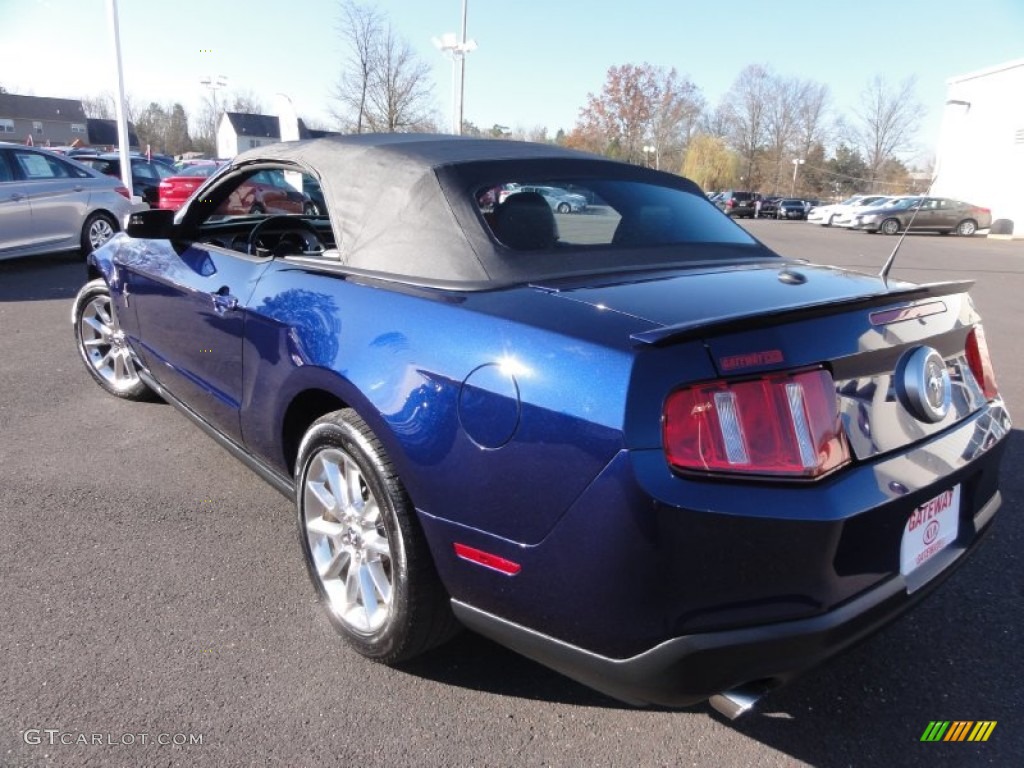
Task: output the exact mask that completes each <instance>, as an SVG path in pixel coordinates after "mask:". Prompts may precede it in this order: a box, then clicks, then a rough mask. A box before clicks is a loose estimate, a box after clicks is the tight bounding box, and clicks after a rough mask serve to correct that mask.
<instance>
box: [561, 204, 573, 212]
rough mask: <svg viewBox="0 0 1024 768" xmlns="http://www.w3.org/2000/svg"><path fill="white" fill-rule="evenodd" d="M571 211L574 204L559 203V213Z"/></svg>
mask: <svg viewBox="0 0 1024 768" xmlns="http://www.w3.org/2000/svg"><path fill="white" fill-rule="evenodd" d="M571 211H572V206H571V205H569V204H568V203H559V204H558V212H559V213H569V212H571Z"/></svg>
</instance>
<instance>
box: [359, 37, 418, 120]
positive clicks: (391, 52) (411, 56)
mask: <svg viewBox="0 0 1024 768" xmlns="http://www.w3.org/2000/svg"><path fill="white" fill-rule="evenodd" d="M376 59H377V62H376V71H375V73H374V76H373V78H372V79H371V80H370V85H369V88H368V90H367V94H366V97H367V103H366V106H367V110H366V114H365V116H364V117H365V119H366V124H367V126H368V127H369V128H370V130H372V131H377V132H380V133H397V132H400V131H419V130H424V129H425V127H426V126H427V125H428V124H429V123H430V106H431V105H430V95H431V91H432V89H433V85H432V84H431V82H430V67H428V66H427V65H426V64H425V63H424V62H422V61H420V60H419V58H418V57H417V56H416V54H415V52H414V51H413V50H412V48H411V47H410V46H409V44H408V43H407V42H406V41H405V40H403V39H402V38H401V37H399V36H398V34H397V33H396V32H395V31H394V29H393V28H392V27H391V25H390V24H388V25H387V26H386V27H385V28H384V31H383V33H382V34H381V37H380V40H379V45H378V47H377V55H376Z"/></svg>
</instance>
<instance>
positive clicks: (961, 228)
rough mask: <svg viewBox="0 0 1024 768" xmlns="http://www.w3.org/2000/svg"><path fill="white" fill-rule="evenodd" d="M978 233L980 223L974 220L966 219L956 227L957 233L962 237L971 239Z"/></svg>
mask: <svg viewBox="0 0 1024 768" xmlns="http://www.w3.org/2000/svg"><path fill="white" fill-rule="evenodd" d="M977 231H978V223H977V222H976V221H974V219H964V220H963V221H961V222H960V223H959V224H957V225H956V233H957V234H958V235H960V237H971V236H973V235H974V233H975V232H977Z"/></svg>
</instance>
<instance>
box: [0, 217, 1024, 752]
mask: <svg viewBox="0 0 1024 768" xmlns="http://www.w3.org/2000/svg"><path fill="white" fill-rule="evenodd" d="M744 226H746V227H747V228H748V229H749V230H750V231H751V232H753V233H754V234H755V235H756V236H757V237H759V238H761V239H763V240H764V241H765V242H766V243H768V244H769V245H771V246H773V247H774V248H776V250H778V251H780V252H781V253H784V254H786V255H790V256H794V257H800V258H808V259H811V260H814V261H818V262H826V263H834V264H839V265H842V266H846V267H850V268H853V269H858V270H861V271H869V272H877V271H878V269H879V268H880V266H881V264H882V263H883V262H884V261H885V258H886V257H887V256H888V254H889V252H890V251H891V249H892V247H893V245H894V244H895V238H886V237H882V236H870V235H865V234H862V233H855V232H845V231H834V230H826V229H821V228H818V227H815V226H813V225H808V224H804V223H799V222H787V221H779V222H777V221H752V222H744ZM83 275H84V268H83V266H82V264H81V262H80V260H78V259H77V258H75V257H53V258H41V259H30V260H25V261H21V262H18V263H13V262H3V263H0V329H2V332H0V361H2V362H0V424H2V429H3V432H2V434H3V439H2V440H0V521H2V525H3V531H4V535H3V536H2V537H0V601H2V602H0V604H2V605H3V614H2V620H0V657H2V660H3V661H2V664H0V766H4V767H8V766H37V765H60V766H106V765H161V766H163V765H166V766H171V765H180V766H234V765H239V766H242V765H245V766H248V765H281V766H307V765H320V764H323V765H361V766H395V765H415V766H447V765H460V766H474V765H477V766H486V765H495V766H506V765H507V766H521V765H522V766H526V765H530V766H533V765H536V766H546V765H565V766H577V765H587V766H603V765H608V766H663V765H671V766H682V765H685V766H690V765H710V766H747V765H764V766H790V765H814V766H829V767H831V766H836V767H839V766H869V765H870V766H874V765H887V766H902V765H929V766H934V765H1012V764H1017V762H1018V761H1019V759H1020V755H1021V754H1024V684H1022V683H1024V681H1022V679H1021V678H1022V670H1024V664H1022V662H1021V660H1020V648H1021V646H1022V642H1024V637H1022V628H1024V621H1022V619H1021V606H1022V599H1024V575H1022V569H1021V561H1022V557H1024V555H1022V553H1024V521H1022V515H1024V472H1022V469H1024V440H1022V437H1021V433H1020V430H1019V429H1015V430H1014V432H1013V435H1012V438H1011V441H1010V445H1009V448H1008V452H1007V455H1006V460H1005V463H1004V466H1003V496H1004V505H1003V509H1002V511H1001V513H1000V514H999V516H998V518H997V521H996V525H995V530H994V532H993V534H992V535H991V536H990V537H989V540H988V542H987V543H986V544H985V546H983V547H982V548H981V549H980V550H979V551H978V553H977V555H976V556H975V557H974V558H973V559H972V561H971V562H969V563H967V564H966V565H965V566H964V567H963V568H961V569H960V570H959V571H958V572H957V573H956V574H955V575H954V576H953V577H952V578H951V579H950V580H949V581H948V582H947V583H946V584H945V585H944V586H943V587H942V588H941V590H940V591H939V592H938V593H936V594H935V595H934V596H933V597H932V598H931V599H930V600H928V601H926V602H925V603H924V604H923V605H921V606H920V607H919V608H918V609H916V610H915V611H914V612H912V613H911V614H909V615H908V616H906V617H905V618H903V619H902V620H901V621H899V622H898V623H897V624H895V625H894V626H892V627H889V628H888V629H887V630H886V631H885V632H883V633H882V634H881V635H878V636H876V637H874V638H872V639H871V640H870V641H868V642H867V643H865V644H863V645H861V646H859V647H857V648H855V649H854V650H852V651H851V652H849V653H848V654H846V655H845V656H843V657H841V658H839V659H836V660H835V661H834V662H832V663H830V664H829V665H827V666H825V667H823V668H820V669H818V670H815V671H814V672H812V673H810V674H809V675H807V676H805V677H804V678H802V679H800V680H798V681H796V682H795V683H793V684H791V685H790V686H788V687H787V688H784V689H781V690H779V691H776V692H774V693H773V694H772V695H770V696H769V697H768V698H766V699H765V700H764V701H763V703H762V705H761V707H760V708H759V709H758V711H757V712H756V713H755V714H753V715H749V716H747V717H746V718H744V719H742V720H739V721H737V722H736V723H732V724H730V723H727V722H726V721H724V720H723V719H722V718H721V717H720V716H718V715H717V714H715V713H713V712H712V711H711V710H710V709H709V708H708V707H706V706H702V707H697V708H694V709H690V710H684V711H667V710H654V709H646V710H637V709H632V708H629V707H627V706H624V705H621V704H619V703H617V702H615V701H612V700H610V699H607V698H605V697H604V696H602V695H600V694H597V693H594V692H592V691H590V690H589V689H586V688H583V687H581V686H579V685H577V684H576V683H574V682H572V681H570V680H568V679H566V678H563V677H561V676H559V675H557V674H555V673H554V672H550V671H548V670H546V669H545V668H543V667H540V666H538V665H536V664H533V663H532V662H529V661H527V660H525V659H523V658H520V657H518V656H516V655H515V654H513V653H511V652H509V651H506V650H504V649H502V648H499V647H498V646H496V645H494V644H492V643H490V642H487V641H485V640H483V639H481V638H478V637H475V636H472V635H469V634H464V635H463V636H461V637H460V638H459V639H457V640H456V641H455V642H453V643H452V644H450V645H449V646H446V647H445V648H442V649H440V650H438V651H436V652H434V653H432V654H430V655H429V656H427V657H425V658H423V659H421V660H418V661H417V662H415V663H414V664H410V665H407V666H405V667H403V668H401V669H389V668H386V667H383V666H380V665H376V664H373V663H371V662H368V661H366V660H365V659H363V658H361V657H359V656H357V655H356V654H354V653H352V652H349V651H348V650H346V648H345V646H344V645H343V644H342V642H341V641H340V639H339V638H338V637H337V636H336V635H335V633H334V631H333V630H332V628H331V627H330V625H329V623H328V621H327V619H326V618H325V617H324V615H323V613H322V611H321V610H320V609H319V608H318V606H317V605H316V603H315V600H314V595H313V589H312V587H311V585H310V584H309V583H308V580H307V577H306V574H305V572H304V568H303V565H302V562H301V559H300V557H299V552H298V547H297V542H296V535H295V523H294V520H293V512H292V506H291V504H290V503H289V501H288V500H287V499H285V498H284V497H282V496H280V495H279V494H278V493H277V492H276V491H274V490H272V489H271V488H270V487H269V486H267V485H266V484H264V483H263V482H262V481H260V480H258V479H257V478H256V477H255V476H254V475H253V474H252V473H251V472H250V471H249V470H247V469H245V468H244V467H243V466H242V465H241V464H239V463H238V462H236V461H235V460H234V459H232V458H230V457H229V456H228V455H227V454H226V453H225V452H224V451H223V450H222V449H221V448H219V447H218V446H217V445H216V444H215V443H214V442H213V441H212V440H210V439H209V438H207V437H205V436H204V435H203V434H202V433H201V432H200V431H199V430H198V429H197V428H195V427H193V426H192V425H191V424H190V423H189V422H188V421H186V420H185V419H184V418H183V417H182V416H181V415H179V414H178V413H177V412H175V411H174V410H173V409H172V408H171V407H169V406H167V405H163V404H159V403H152V404H137V403H127V402H120V401H117V400H115V399H113V398H110V397H108V396H106V395H104V394H103V392H102V391H101V390H100V389H99V388H98V387H97V386H96V385H95V384H93V382H92V380H91V379H90V378H89V376H88V374H87V373H86V372H85V370H84V368H83V367H82V365H81V363H80V362H79V360H78V358H77V356H76V352H75V348H74V344H73V340H72V334H71V326H70V322H69V313H70V305H71V299H72V297H73V296H74V293H75V291H76V290H77V288H78V287H79V286H80V284H81V283H82V281H83ZM893 276H894V277H897V278H905V279H911V280H915V281H920V282H931V281H939V280H948V279H955V280H963V279H974V280H976V281H977V283H976V286H975V288H974V291H973V295H974V297H975V301H976V303H977V305H978V307H979V309H980V310H981V312H982V314H983V316H984V318H985V328H986V334H987V337H988V342H989V346H990V348H991V351H992V355H993V358H994V361H995V365H996V372H997V376H998V380H999V384H1000V388H1001V391H1002V393H1003V395H1004V397H1005V398H1006V400H1007V401H1008V403H1009V407H1010V410H1011V414H1012V415H1015V416H1017V417H1018V418H1019V419H1024V362H1022V361H1024V355H1021V354H1020V352H1019V348H1018V347H1017V344H1019V343H1021V338H1020V334H1021V323H1020V310H1019V306H1020V300H1021V299H1020V297H1021V296H1024V242H1015V243H1007V242H996V241H990V240H986V239H984V238H981V237H976V238H970V239H965V238H956V237H938V236H925V235H922V236H912V237H908V238H907V239H906V242H905V243H904V246H903V249H902V251H901V253H900V256H899V258H898V260H897V263H896V267H895V269H894V271H893ZM933 720H973V721H977V720H994V721H997V726H996V728H995V730H994V731H993V733H992V736H991V738H990V739H989V741H987V742H985V743H939V744H932V743H921V742H920V738H921V735H922V733H923V731H924V730H925V728H926V726H927V725H928V723H929V722H930V721H933ZM83 741H84V742H85V743H82V742H83ZM161 741H165V742H168V743H166V744H164V743H160V742H161ZM68 742H70V743H68ZM97 742H98V743H97ZM197 742H199V743H197ZM1014 755H1016V756H1017V757H1016V758H1015V757H1014Z"/></svg>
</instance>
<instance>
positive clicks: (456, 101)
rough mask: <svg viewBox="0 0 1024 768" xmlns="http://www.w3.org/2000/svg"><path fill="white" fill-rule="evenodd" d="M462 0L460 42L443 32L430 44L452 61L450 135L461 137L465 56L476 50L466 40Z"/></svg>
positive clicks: (473, 41)
mask: <svg viewBox="0 0 1024 768" xmlns="http://www.w3.org/2000/svg"><path fill="white" fill-rule="evenodd" d="M467 4H468V0H462V40H461V41H460V40H459V38H458V37H457V36H456V35H455V33H454V32H445V33H444V34H443V35H442V36H441V39H440V40H439V39H438V38H436V37H434V38H431V42H433V43H434V47H435V48H437V50H439V51H441V52H442V53H445V54H447V55H448V56H449V57H450V58H451V60H452V133H454V134H455V135H456V136H461V135H462V102H463V96H464V95H465V91H466V54H467V53H472V52H473V51H475V50H476V48H477V45H476V40H467V39H466V10H467V9H466V6H467Z"/></svg>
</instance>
